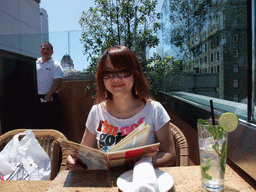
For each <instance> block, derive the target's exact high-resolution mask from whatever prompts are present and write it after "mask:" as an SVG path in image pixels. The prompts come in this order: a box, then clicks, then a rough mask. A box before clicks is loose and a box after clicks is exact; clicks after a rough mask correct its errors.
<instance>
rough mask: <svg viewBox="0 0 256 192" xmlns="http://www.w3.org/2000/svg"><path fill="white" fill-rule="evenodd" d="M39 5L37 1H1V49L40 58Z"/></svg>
mask: <svg viewBox="0 0 256 192" xmlns="http://www.w3.org/2000/svg"><path fill="white" fill-rule="evenodd" d="M40 32H41V24H40V10H39V4H38V3H37V2H36V1H35V0H1V1H0V49H4V50H7V51H11V52H15V53H19V54H22V55H26V56H30V57H35V58H37V57H39V56H40V52H39V47H40V44H41V34H40Z"/></svg>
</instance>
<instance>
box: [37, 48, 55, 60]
mask: <svg viewBox="0 0 256 192" xmlns="http://www.w3.org/2000/svg"><path fill="white" fill-rule="evenodd" d="M40 52H41V55H42V58H43V59H46V60H49V59H51V56H52V54H53V50H52V48H51V46H50V45H49V44H43V45H42V47H41V49H40Z"/></svg>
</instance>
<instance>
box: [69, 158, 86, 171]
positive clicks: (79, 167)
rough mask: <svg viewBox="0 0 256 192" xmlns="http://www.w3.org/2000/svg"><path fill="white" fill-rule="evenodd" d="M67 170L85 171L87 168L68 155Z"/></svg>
mask: <svg viewBox="0 0 256 192" xmlns="http://www.w3.org/2000/svg"><path fill="white" fill-rule="evenodd" d="M66 165H67V168H68V169H71V170H86V169H87V166H86V164H84V163H83V162H82V161H81V160H79V159H74V158H73V157H71V156H70V155H69V156H68V158H67V164H66Z"/></svg>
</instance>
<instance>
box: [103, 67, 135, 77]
mask: <svg viewBox="0 0 256 192" xmlns="http://www.w3.org/2000/svg"><path fill="white" fill-rule="evenodd" d="M115 74H116V75H117V76H118V77H119V78H124V77H130V76H131V75H132V72H131V71H130V70H128V69H120V70H116V71H109V70H103V71H102V77H103V79H110V78H113V77H114V75H115Z"/></svg>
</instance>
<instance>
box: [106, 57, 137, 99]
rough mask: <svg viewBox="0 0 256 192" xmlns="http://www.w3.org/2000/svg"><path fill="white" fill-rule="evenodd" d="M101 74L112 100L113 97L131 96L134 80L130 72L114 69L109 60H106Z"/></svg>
mask: <svg viewBox="0 0 256 192" xmlns="http://www.w3.org/2000/svg"><path fill="white" fill-rule="evenodd" d="M102 74H103V82H104V85H105V87H106V89H107V90H108V91H109V92H110V93H112V95H113V98H114V97H115V96H125V95H132V87H133V84H134V79H133V75H132V72H131V71H129V70H127V69H125V68H124V69H123V68H122V69H117V68H114V67H113V65H112V63H111V62H110V59H109V58H107V59H106V63H105V68H104V70H103V71H102Z"/></svg>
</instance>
